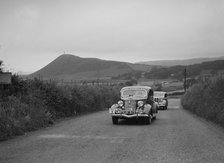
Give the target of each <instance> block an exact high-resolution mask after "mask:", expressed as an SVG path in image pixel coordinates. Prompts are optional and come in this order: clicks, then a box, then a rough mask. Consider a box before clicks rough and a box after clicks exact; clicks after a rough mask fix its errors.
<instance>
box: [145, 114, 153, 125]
mask: <svg viewBox="0 0 224 163" xmlns="http://www.w3.org/2000/svg"><path fill="white" fill-rule="evenodd" d="M151 123H152V118H151V115H150V116H149V117H147V118H146V124H148V125H150V124H151Z"/></svg>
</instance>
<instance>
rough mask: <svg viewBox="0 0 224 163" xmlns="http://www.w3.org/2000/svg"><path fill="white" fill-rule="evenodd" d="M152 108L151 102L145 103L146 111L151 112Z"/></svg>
mask: <svg viewBox="0 0 224 163" xmlns="http://www.w3.org/2000/svg"><path fill="white" fill-rule="evenodd" d="M151 109H152V106H151V105H150V104H145V105H144V112H146V113H150V112H151Z"/></svg>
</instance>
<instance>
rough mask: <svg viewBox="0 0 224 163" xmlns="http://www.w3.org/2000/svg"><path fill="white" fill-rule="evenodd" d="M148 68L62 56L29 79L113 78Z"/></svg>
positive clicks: (145, 66)
mask: <svg viewBox="0 0 224 163" xmlns="http://www.w3.org/2000/svg"><path fill="white" fill-rule="evenodd" d="M148 69H150V66H147V65H141V64H136V65H135V64H131V63H126V62H116V61H106V60H100V59H96V58H80V57H78V56H74V55H69V54H64V55H61V56H59V57H58V58H56V59H55V60H54V61H52V62H51V63H49V64H48V65H47V66H45V67H43V68H42V69H40V70H39V71H37V72H35V73H33V74H31V75H30V76H29V77H30V78H34V77H41V78H43V79H63V80H78V79H94V78H95V79H96V78H104V77H113V76H117V75H120V74H123V73H129V72H133V71H135V70H148Z"/></svg>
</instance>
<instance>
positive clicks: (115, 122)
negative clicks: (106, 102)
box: [112, 117, 118, 125]
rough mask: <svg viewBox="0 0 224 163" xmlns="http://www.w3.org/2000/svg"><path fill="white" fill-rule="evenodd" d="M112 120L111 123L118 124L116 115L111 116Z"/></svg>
mask: <svg viewBox="0 0 224 163" xmlns="http://www.w3.org/2000/svg"><path fill="white" fill-rule="evenodd" d="M112 122H113V124H115V125H117V124H118V118H117V117H112Z"/></svg>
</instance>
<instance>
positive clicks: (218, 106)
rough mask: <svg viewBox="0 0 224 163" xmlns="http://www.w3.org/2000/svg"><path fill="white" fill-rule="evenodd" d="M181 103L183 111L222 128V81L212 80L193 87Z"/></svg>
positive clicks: (223, 104)
mask: <svg viewBox="0 0 224 163" xmlns="http://www.w3.org/2000/svg"><path fill="white" fill-rule="evenodd" d="M181 103H182V106H183V108H184V109H187V110H189V111H191V112H193V113H195V114H197V115H198V116H201V117H203V118H205V119H207V120H210V121H213V122H215V123H219V124H221V125H222V126H224V107H223V106H224V79H223V78H213V79H211V80H208V81H202V82H200V83H198V84H195V85H193V86H192V87H191V88H189V89H188V90H187V92H186V93H185V94H184V95H183V96H182V98H181Z"/></svg>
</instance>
